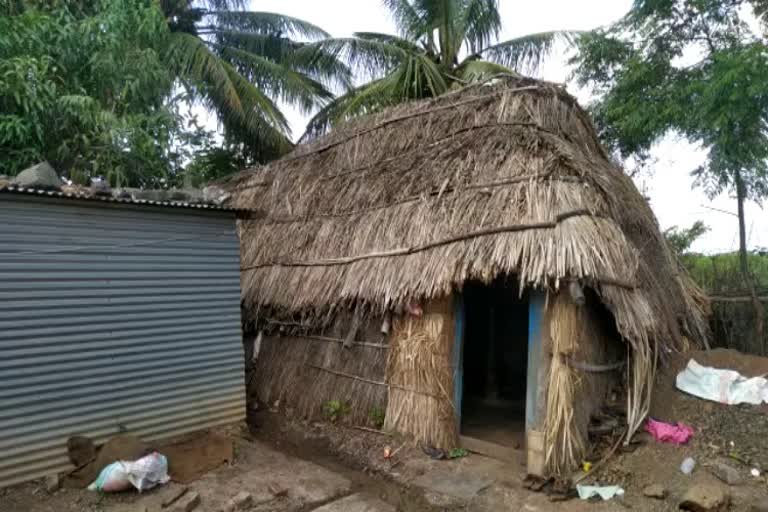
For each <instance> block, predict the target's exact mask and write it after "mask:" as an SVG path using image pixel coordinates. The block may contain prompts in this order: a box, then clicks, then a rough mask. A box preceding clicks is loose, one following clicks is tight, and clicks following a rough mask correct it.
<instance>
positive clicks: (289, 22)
mask: <svg viewBox="0 0 768 512" xmlns="http://www.w3.org/2000/svg"><path fill="white" fill-rule="evenodd" d="M206 15H207V16H208V17H210V18H212V21H213V22H215V26H216V27H218V28H222V29H228V30H236V31H245V32H253V33H259V34H279V35H282V36H286V37H302V38H306V39H310V40H318V39H324V38H327V37H329V34H328V32H326V31H325V30H323V29H321V28H320V27H318V26H317V25H314V24H312V23H309V22H306V21H304V20H300V19H298V18H293V17H291V16H286V15H284V14H278V13H273V12H256V11H235V10H223V11H214V12H209V13H207V14H206Z"/></svg>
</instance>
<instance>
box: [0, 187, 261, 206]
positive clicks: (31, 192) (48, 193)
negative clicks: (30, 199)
mask: <svg viewBox="0 0 768 512" xmlns="http://www.w3.org/2000/svg"><path fill="white" fill-rule="evenodd" d="M0 193H10V194H17V195H25V196H35V197H42V198H53V199H68V200H74V201H92V202H102V203H119V204H130V205H137V206H154V207H161V208H186V209H193V210H210V211H220V212H233V213H237V212H252V211H253V210H250V209H244V208H229V207H226V206H219V205H215V204H207V203H187V202H180V201H151V200H148V199H133V198H123V197H114V196H103V195H93V196H89V195H85V194H72V193H67V192H61V191H58V190H44V189H36V188H24V187H17V186H13V185H11V186H7V187H0Z"/></svg>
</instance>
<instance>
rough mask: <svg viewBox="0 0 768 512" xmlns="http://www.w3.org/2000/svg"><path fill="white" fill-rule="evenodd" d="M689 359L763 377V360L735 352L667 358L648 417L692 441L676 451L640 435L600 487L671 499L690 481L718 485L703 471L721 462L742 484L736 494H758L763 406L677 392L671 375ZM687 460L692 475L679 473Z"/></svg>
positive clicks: (765, 428) (765, 460) (766, 364)
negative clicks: (683, 429) (689, 431)
mask: <svg viewBox="0 0 768 512" xmlns="http://www.w3.org/2000/svg"><path fill="white" fill-rule="evenodd" d="M690 359H694V360H695V361H696V362H698V363H699V364H701V365H704V366H711V367H715V368H721V369H731V370H736V371H738V372H739V373H741V374H742V375H744V376H747V377H755V376H761V375H765V374H766V373H768V358H765V357H758V356H750V355H746V354H742V353H740V352H737V351H735V350H727V349H716V350H711V351H694V352H690V353H687V354H674V355H671V356H670V357H669V358H668V359H667V361H665V362H664V365H663V366H662V367H660V368H659V370H658V372H657V379H656V383H655V386H654V391H653V397H652V399H651V410H650V416H651V417H653V418H655V419H657V420H661V421H666V422H669V423H677V422H682V423H685V424H686V425H688V426H690V427H692V428H693V429H694V436H693V439H691V441H690V442H689V443H688V444H686V445H683V446H676V445H673V444H667V443H659V442H657V441H655V440H654V439H653V438H652V437H651V436H650V435H649V434H647V433H645V432H641V433H638V434H637V435H636V437H635V440H636V441H639V446H640V448H637V449H636V450H634V451H620V452H619V453H618V454H617V455H616V456H615V457H613V459H611V460H610V461H609V463H608V464H606V466H605V467H604V468H603V469H602V470H601V471H600V472H599V473H598V475H596V477H597V478H598V479H599V480H600V481H601V482H604V483H611V484H618V485H622V486H623V487H624V488H625V489H627V490H628V491H634V493H635V494H637V493H640V492H641V490H642V489H643V488H644V487H645V486H647V485H652V484H663V485H664V486H665V487H666V488H667V489H669V490H670V492H671V494H672V495H673V497H677V498H679V497H680V495H681V494H682V493H683V492H684V491H685V490H686V489H688V488H689V487H690V486H691V485H692V483H693V482H694V481H696V482H701V481H706V482H710V483H712V482H714V483H718V481H717V480H716V479H715V478H714V477H713V476H712V475H711V474H710V472H709V471H708V467H710V466H711V465H713V464H715V463H717V462H726V463H727V464H728V465H730V466H732V467H733V468H734V469H736V470H737V471H738V472H739V474H740V475H741V476H742V477H743V479H744V481H745V483H746V485H745V486H741V487H740V488H739V490H738V492H741V493H745V494H747V495H748V494H749V493H751V492H754V493H763V494H764V493H765V492H766V479H765V476H764V473H765V471H767V470H768V436H766V433H768V406H766V405H765V404H763V405H759V406H754V405H748V404H742V405H725V404H720V403H716V402H711V401H707V400H702V399H700V398H697V397H694V396H692V395H688V394H686V393H684V392H682V391H680V390H678V389H677V388H676V386H675V380H676V377H677V374H678V373H679V372H680V371H682V370H683V369H684V368H685V366H686V365H687V364H688V361H689V360H690ZM636 446H637V445H636ZM687 457H693V459H694V460H695V461H696V464H697V466H696V470H695V471H694V475H693V476H689V475H684V474H683V473H682V472H681V471H680V464H681V463H682V461H683V460H684V459H685V458H687ZM752 469H758V470H759V471H760V473H761V477H759V478H754V477H752V476H751V474H750V471H751V470H752ZM745 499H746V498H745Z"/></svg>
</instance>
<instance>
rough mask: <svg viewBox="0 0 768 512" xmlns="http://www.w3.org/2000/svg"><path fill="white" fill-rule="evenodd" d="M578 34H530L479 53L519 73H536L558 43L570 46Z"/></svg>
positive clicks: (566, 32) (562, 32) (557, 32)
mask: <svg viewBox="0 0 768 512" xmlns="http://www.w3.org/2000/svg"><path fill="white" fill-rule="evenodd" d="M577 34H578V32H572V31H552V32H539V33H536V34H528V35H525V36H521V37H516V38H514V39H509V40H507V41H504V42H501V43H497V44H494V45H492V46H489V47H487V48H485V49H483V50H480V51H479V52H478V53H479V54H480V55H481V56H482V57H483V58H484V59H485V60H490V61H493V62H497V63H499V64H502V65H504V66H507V67H509V68H511V69H515V70H518V71H531V72H533V71H536V70H537V69H538V68H539V66H540V65H541V62H542V61H543V60H544V58H546V57H547V56H549V55H550V54H551V53H552V50H553V49H554V47H555V45H556V44H557V43H560V42H562V43H565V44H568V45H570V44H571V43H572V42H573V41H574V38H575V37H576V35H577Z"/></svg>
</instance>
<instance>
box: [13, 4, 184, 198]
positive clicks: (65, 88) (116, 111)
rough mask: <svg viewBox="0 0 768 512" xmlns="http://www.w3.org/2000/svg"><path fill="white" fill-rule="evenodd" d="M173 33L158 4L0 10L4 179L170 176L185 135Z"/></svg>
mask: <svg viewBox="0 0 768 512" xmlns="http://www.w3.org/2000/svg"><path fill="white" fill-rule="evenodd" d="M36 3H39V4H40V6H41V9H38V8H36ZM42 8H44V9H45V10H42ZM164 31H165V20H164V18H163V16H162V14H161V13H160V11H159V10H158V9H157V7H156V5H155V4H154V2H153V1H152V0H143V1H142V0H134V1H130V0H111V1H107V0H92V1H87V0H84V1H80V2H64V1H62V2H22V1H17V2H8V3H5V4H0V173H7V174H15V173H17V172H18V171H19V170H21V169H23V168H24V167H26V166H28V165H30V164H33V163H35V162H37V161H39V160H48V161H50V162H51V163H52V164H53V165H54V167H55V168H57V169H59V170H60V171H65V174H69V175H70V176H72V177H74V178H76V179H78V178H79V179H83V178H84V177H85V176H90V175H96V174H103V175H105V176H107V177H108V178H109V179H110V181H112V182H113V183H115V184H123V185H125V184H134V185H137V184H144V183H147V182H149V181H152V179H154V177H156V176H158V175H161V174H162V173H163V172H164V171H165V170H166V169H167V166H168V159H167V157H168V150H169V144H170V140H171V138H172V134H173V132H174V130H175V129H176V117H175V115H174V113H173V112H172V111H171V110H170V109H169V108H167V106H166V104H165V101H164V99H165V98H166V97H168V95H169V94H170V92H171V90H172V85H173V78H172V76H170V75H169V74H168V72H167V70H166V67H165V65H164V61H163V57H162V53H163V51H164V44H165V41H164V37H163V34H164Z"/></svg>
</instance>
